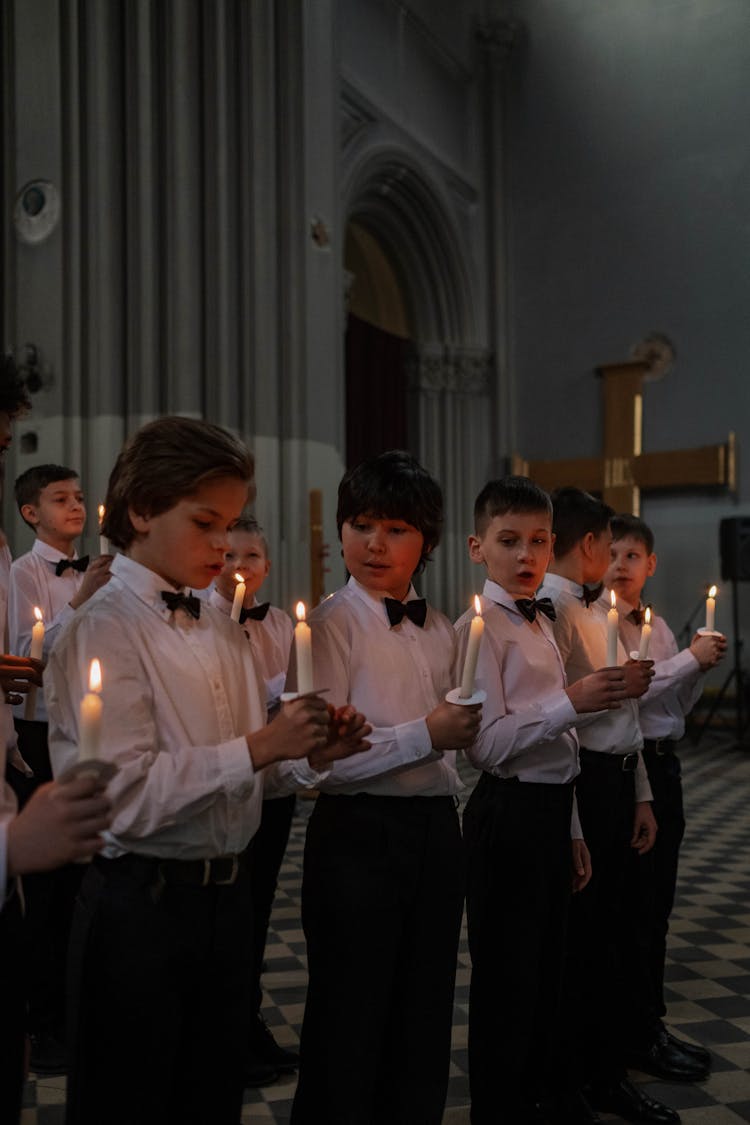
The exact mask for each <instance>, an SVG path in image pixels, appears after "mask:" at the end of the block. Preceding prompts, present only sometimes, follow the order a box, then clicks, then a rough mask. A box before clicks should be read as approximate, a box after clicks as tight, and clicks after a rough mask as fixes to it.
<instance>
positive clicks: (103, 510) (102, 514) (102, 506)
mask: <svg viewBox="0 0 750 1125" xmlns="http://www.w3.org/2000/svg"><path fill="white" fill-rule="evenodd" d="M105 510H106V509H105V507H104V505H103V504H100V505H99V509H98V511H99V527H101V526H102V520H103V519H104V512H105Z"/></svg>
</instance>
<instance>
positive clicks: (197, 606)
mask: <svg viewBox="0 0 750 1125" xmlns="http://www.w3.org/2000/svg"><path fill="white" fill-rule="evenodd" d="M161 596H162V598H163V599H164V601H165V602H166V603H167V609H169V610H170V611H171V612H172V613H174V611H175V610H176V609H184V610H185V613H189V614H190V616H191V617H194V618H195V620H196V621H197V620H198V618H199V617H200V615H201V600H200V598H196V596H195V594H173V593H172V591H171V590H162V592H161Z"/></svg>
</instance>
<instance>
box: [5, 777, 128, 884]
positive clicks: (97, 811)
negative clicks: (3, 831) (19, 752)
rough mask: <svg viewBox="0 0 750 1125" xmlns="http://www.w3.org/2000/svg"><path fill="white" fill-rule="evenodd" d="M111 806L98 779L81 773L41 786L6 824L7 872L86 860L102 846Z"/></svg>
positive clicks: (25, 872)
mask: <svg viewBox="0 0 750 1125" xmlns="http://www.w3.org/2000/svg"><path fill="white" fill-rule="evenodd" d="M111 811H112V810H111V806H110V802H109V799H108V798H107V796H106V794H105V792H104V788H103V786H102V785H101V782H100V781H99V780H98V779H97V778H92V777H90V776H89V777H86V776H79V777H75V778H73V779H72V781H66V782H63V783H62V784H61V783H60V782H59V781H50V782H47V784H46V785H40V787H39V788H38V789H37V790H36V792H35V793H34V794H33V795H32V797H31V799H30V801H29V802H28V804H27V805H26V806H25V807H24V809H23V810H22V811H21V812H20V813H19V814H18V816H17V817H15V818H14V819H13V820H11V822H10V824H9V825H8V873H9V874H11V875H25V874H28V873H30V872H32V871H51V870H52V869H53V868H55V867H61V866H62V865H63V864H64V863H73V862H75V860H79V859H88V858H89V856H92V855H94V854H95V853H96V852H98V851H99V850H100V848H102V847H103V845H104V841H103V840H102V837H101V836H100V833H101V832H103V831H104V830H105V829H106V828H108V827H109V825H110V822H111V819H112V816H111Z"/></svg>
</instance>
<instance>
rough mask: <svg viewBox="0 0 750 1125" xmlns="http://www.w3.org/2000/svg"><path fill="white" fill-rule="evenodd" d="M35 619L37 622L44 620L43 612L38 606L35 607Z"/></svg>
mask: <svg viewBox="0 0 750 1125" xmlns="http://www.w3.org/2000/svg"><path fill="white" fill-rule="evenodd" d="M34 617H36V619H37V621H42V620H43V618H42V611H41V609H40V608H39V606H38V605H35V606H34Z"/></svg>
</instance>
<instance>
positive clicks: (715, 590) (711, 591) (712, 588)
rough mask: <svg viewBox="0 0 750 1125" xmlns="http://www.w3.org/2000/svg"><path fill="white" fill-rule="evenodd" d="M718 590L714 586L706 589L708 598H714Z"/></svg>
mask: <svg viewBox="0 0 750 1125" xmlns="http://www.w3.org/2000/svg"><path fill="white" fill-rule="evenodd" d="M718 592H719V591H718V588H717V587H716V586H712V587H711V589H710V590H709V591H708V596H709V598H715V597H716V595H717V594H718Z"/></svg>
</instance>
